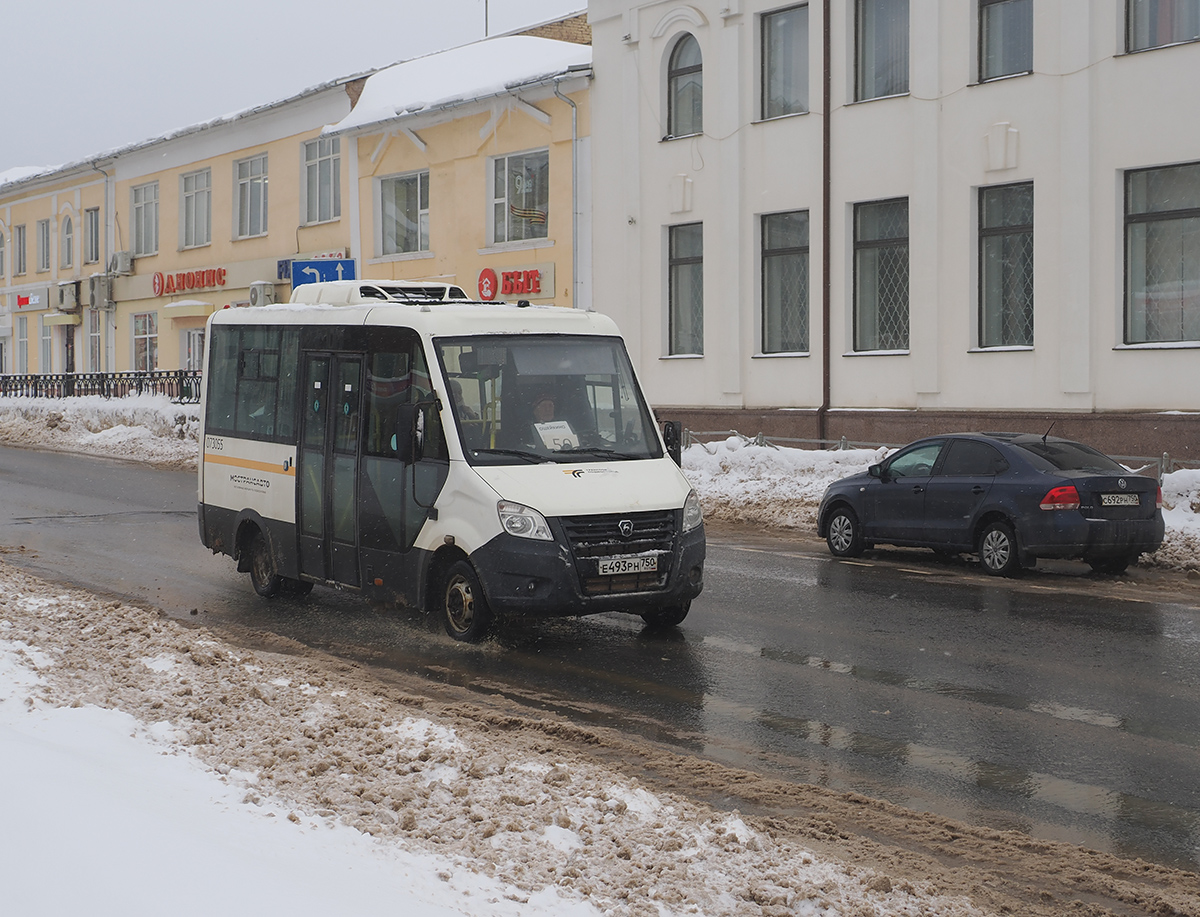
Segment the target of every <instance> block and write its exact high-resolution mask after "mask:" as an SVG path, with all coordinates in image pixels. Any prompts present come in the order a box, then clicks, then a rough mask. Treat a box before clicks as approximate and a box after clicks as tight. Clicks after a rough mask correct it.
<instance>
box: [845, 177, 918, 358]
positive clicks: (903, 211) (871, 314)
mask: <svg viewBox="0 0 1200 917" xmlns="http://www.w3.org/2000/svg"><path fill="white" fill-rule="evenodd" d="M854 349H855V350H860V351H866V350H908V199H907V198H900V199H898V200H893V201H878V202H875V203H870V204H856V205H855V207H854Z"/></svg>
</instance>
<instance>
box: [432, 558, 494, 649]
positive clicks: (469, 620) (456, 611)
mask: <svg viewBox="0 0 1200 917" xmlns="http://www.w3.org/2000/svg"><path fill="white" fill-rule="evenodd" d="M442 617H443V618H444V619H445V622H446V633H448V634H449V635H450V636H451V637H453V638H454V639H455V640H462V641H464V642H466V643H478V642H479V641H480V640H482V639H483V638H484V637H486V636H487V634H488V631H489V630H490V629H491V626H492V610H491V609H490V608H488V603H487V599H486V598H484V596H483V588H482V587H481V586H480V585H479V577H477V576H476V575H475V568H474V567H472V566H471V565H470V564H469V563H467V562H466V561H465V560H457V561H455V562H454V563H453V564H451V565H450V569H449V570H447V571H446V587H445V589H444V590H443V591H442Z"/></svg>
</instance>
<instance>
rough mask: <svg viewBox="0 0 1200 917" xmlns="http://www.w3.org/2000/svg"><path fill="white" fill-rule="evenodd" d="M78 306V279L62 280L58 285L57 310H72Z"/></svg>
mask: <svg viewBox="0 0 1200 917" xmlns="http://www.w3.org/2000/svg"><path fill="white" fill-rule="evenodd" d="M78 308H79V281H78V280H64V281H62V282H61V283H59V285H58V311H60V312H74V311H76V310H77V309H78Z"/></svg>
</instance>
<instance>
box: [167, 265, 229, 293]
mask: <svg viewBox="0 0 1200 917" xmlns="http://www.w3.org/2000/svg"><path fill="white" fill-rule="evenodd" d="M153 280H154V295H155V296H166V295H169V294H171V293H183V292H184V291H186V290H203V289H206V288H207V287H223V286H225V268H223V267H210V268H206V269H204V270H202V271H179V272H178V273H175V274H163V273H161V272H159V273H156V274H155V275H154V278H153Z"/></svg>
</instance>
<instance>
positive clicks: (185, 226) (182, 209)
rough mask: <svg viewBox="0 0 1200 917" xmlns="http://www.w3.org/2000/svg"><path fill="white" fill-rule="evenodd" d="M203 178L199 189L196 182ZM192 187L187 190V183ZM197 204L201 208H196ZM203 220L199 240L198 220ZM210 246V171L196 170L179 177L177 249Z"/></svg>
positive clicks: (207, 169) (208, 169) (209, 169)
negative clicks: (202, 231) (201, 236)
mask: <svg viewBox="0 0 1200 917" xmlns="http://www.w3.org/2000/svg"><path fill="white" fill-rule="evenodd" d="M201 178H203V179H204V185H203V187H201V186H200V185H199V184H198V180H199V179H201ZM189 182H192V183H193V186H192V187H191V189H190V190H189V188H188V183H189ZM197 203H200V204H201V206H200V207H197ZM201 215H202V216H203V219H204V226H203V229H204V235H203V239H201V238H200V233H199V229H200V225H199V222H198V221H199V218H200V217H201ZM211 244H212V169H211V168H206V169H196V170H195V171H193V172H185V173H184V174H183V175H180V176H179V247H180V248H181V249H189V248H203V247H204V246H205V245H211Z"/></svg>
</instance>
